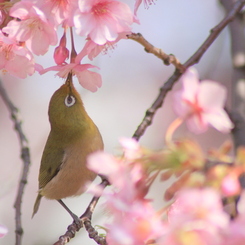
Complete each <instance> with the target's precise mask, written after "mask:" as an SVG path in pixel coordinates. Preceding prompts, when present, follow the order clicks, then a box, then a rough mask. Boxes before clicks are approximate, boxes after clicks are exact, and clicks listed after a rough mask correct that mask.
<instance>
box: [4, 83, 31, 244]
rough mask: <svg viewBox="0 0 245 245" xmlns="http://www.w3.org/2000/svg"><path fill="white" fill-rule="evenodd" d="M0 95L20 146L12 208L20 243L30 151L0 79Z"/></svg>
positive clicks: (19, 242)
mask: <svg viewBox="0 0 245 245" xmlns="http://www.w3.org/2000/svg"><path fill="white" fill-rule="evenodd" d="M0 95H1V97H2V99H3V101H4V103H5V104H6V106H7V108H8V110H9V112H10V115H11V119H12V121H13V123H14V127H15V130H16V132H17V135H18V137H19V141H20V147H21V159H22V161H23V169H22V175H21V178H20V182H19V187H18V192H17V197H16V200H15V204H14V208H15V210H16V212H15V227H16V228H15V236H16V241H15V244H16V245H21V240H22V235H23V228H22V222H21V207H22V197H23V194H24V189H25V185H26V184H27V176H28V172H29V167H30V162H31V161H30V152H29V147H28V143H27V139H26V137H25V134H24V132H23V130H22V126H21V120H20V119H19V117H18V109H17V108H16V107H15V106H14V104H13V103H12V102H11V100H10V98H9V96H8V94H7V92H6V90H5V88H4V87H3V84H2V81H0Z"/></svg>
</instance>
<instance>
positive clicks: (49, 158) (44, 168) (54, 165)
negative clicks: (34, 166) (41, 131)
mask: <svg viewBox="0 0 245 245" xmlns="http://www.w3.org/2000/svg"><path fill="white" fill-rule="evenodd" d="M50 142H52V144H50ZM64 159H65V151H64V149H63V148H58V147H57V144H54V142H53V141H52V140H50V135H49V138H48V140H47V143H46V146H45V148H44V151H43V156H42V160H41V166H40V171H39V189H42V188H43V187H44V186H45V185H46V184H47V183H48V182H49V181H50V180H51V179H53V178H54V177H55V176H56V175H57V173H58V172H59V171H60V168H61V166H62V163H63V162H64Z"/></svg>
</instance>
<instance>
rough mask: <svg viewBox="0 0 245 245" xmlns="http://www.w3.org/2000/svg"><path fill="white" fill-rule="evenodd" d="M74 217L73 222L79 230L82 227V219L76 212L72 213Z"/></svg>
mask: <svg viewBox="0 0 245 245" xmlns="http://www.w3.org/2000/svg"><path fill="white" fill-rule="evenodd" d="M72 218H73V223H75V224H76V226H77V228H78V230H80V229H81V228H82V226H83V225H82V220H81V219H80V218H79V217H78V216H77V215H75V214H73V215H72Z"/></svg>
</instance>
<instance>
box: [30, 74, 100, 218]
mask: <svg viewBox="0 0 245 245" xmlns="http://www.w3.org/2000/svg"><path fill="white" fill-rule="evenodd" d="M48 115H49V122H50V127H51V129H50V133H49V136H48V138H47V142H46V145H45V147H44V150H43V154H42V158H41V164H40V169H39V177H38V181H39V190H38V195H37V198H36V201H35V204H34V208H33V215H32V217H33V216H34V215H35V214H36V213H37V211H38V209H39V206H40V202H41V199H42V197H45V198H47V199H54V200H57V201H58V202H59V203H60V204H61V205H62V206H63V207H64V208H65V209H66V210H67V211H68V213H69V214H70V215H71V217H72V218H73V219H74V221H75V222H76V223H77V222H79V221H78V217H77V216H76V215H75V214H74V213H73V212H72V211H70V209H69V208H68V207H67V206H66V205H65V203H64V202H63V201H62V199H64V198H67V197H72V196H78V195H81V194H82V193H83V192H84V191H86V186H87V183H88V182H92V181H93V180H94V179H95V177H96V173H94V172H93V171H91V170H89V169H88V168H87V166H86V162H87V156H88V155H89V154H91V153H93V152H96V151H100V150H103V148H104V144H103V140H102V137H101V134H100V131H99V129H98V128H97V126H96V125H95V124H94V122H93V121H92V119H91V118H90V117H89V115H88V114H87V112H86V110H85V108H84V105H83V102H82V99H81V97H80V95H79V93H78V92H77V91H76V89H75V87H74V85H73V82H72V73H71V72H70V73H69V74H68V76H67V79H66V81H65V84H63V85H62V86H61V87H60V88H59V89H58V90H56V91H55V92H54V94H53V96H52V97H51V99H50V103H49V109H48Z"/></svg>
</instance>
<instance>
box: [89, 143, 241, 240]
mask: <svg viewBox="0 0 245 245" xmlns="http://www.w3.org/2000/svg"><path fill="white" fill-rule="evenodd" d="M120 142H121V145H122V148H123V157H114V156H112V155H110V154H107V153H105V152H98V153H94V154H92V155H91V156H90V157H89V159H88V167H89V168H90V169H91V170H93V171H95V172H97V173H98V174H102V175H104V176H106V177H107V178H108V180H109V182H110V183H111V185H112V189H111V190H105V191H104V193H100V190H96V193H97V194H98V192H99V194H102V195H103V196H104V197H105V200H106V203H105V204H106V206H105V207H106V209H107V212H110V217H112V220H111V222H110V223H109V224H105V228H106V231H107V234H106V240H107V243H108V245H134V244H139V245H144V244H159V245H166V244H168V245H187V244H195V245H231V244H233V245H241V244H244V238H245V235H244V232H243V230H244V227H245V208H244V207H245V192H244V191H242V190H241V188H240V187H239V188H238V189H237V185H236V184H235V185H234V184H232V182H230V181H229V183H230V184H231V185H230V186H229V188H228V189H226V188H225V186H226V182H227V179H226V177H227V176H229V173H232V175H233V177H234V178H233V179H234V181H233V182H237V183H238V182H239V181H238V179H239V175H240V174H241V173H244V166H245V161H244V157H242V156H243V155H244V151H245V149H244V148H241V149H240V152H238V154H237V156H236V158H235V159H233V165H232V166H231V165H215V164H214V165H211V166H210V167H209V170H208V171H207V170H206V173H205V172H204V171H205V169H206V164H205V162H206V161H207V160H208V161H211V162H213V163H215V162H217V160H218V158H219V159H221V157H222V159H227V160H228V159H229V161H230V160H232V159H231V158H230V157H227V156H226V154H225V152H226V151H227V150H228V148H229V147H227V145H224V146H223V147H222V148H221V149H219V150H217V151H216V154H215V151H213V152H212V153H210V154H209V155H207V156H204V154H203V159H202V160H203V161H202V160H201V159H200V158H201V157H199V159H196V160H195V158H193V159H192V156H193V154H194V152H195V149H196V148H195V149H194V150H193V152H192V153H191V152H189V156H188V157H184V156H183V155H181V154H180V151H178V156H179V159H176V158H174V157H173V155H174V154H175V153H176V150H177V149H178V146H180V145H181V142H179V143H177V142H176V147H175V148H167V149H164V150H162V151H158V152H154V151H150V150H146V149H144V148H143V147H141V146H140V145H139V144H138V143H137V142H136V141H135V140H133V139H121V140H120ZM185 144H187V145H188V144H190V147H191V146H193V144H191V142H185ZM182 145H183V144H182ZM187 145H185V150H186V149H187V148H188V147H187ZM180 148H181V149H183V146H182V147H180ZM174 151H175V152H174ZM182 153H183V154H184V153H185V154H186V151H183V152H182ZM199 153H200V152H197V153H196V154H197V155H198V154H199ZM218 153H219V154H218ZM211 159H212V160H211ZM192 160H194V161H196V162H199V163H200V164H192V163H191V162H192ZM188 161H189V164H188V163H187V162H188ZM187 170H189V172H190V173H189V174H188V177H185V178H182V176H184V175H185V173H186V171H187ZM169 172H171V174H169ZM166 173H168V174H166ZM157 175H160V176H161V178H160V179H161V180H162V181H165V180H166V179H167V178H166V176H167V175H168V177H170V176H171V175H175V179H177V181H176V182H175V183H173V184H172V186H171V187H170V188H172V190H174V195H173V196H172V197H171V202H169V203H167V204H166V203H165V204H164V203H163V208H162V209H160V210H155V209H154V207H153V202H152V200H151V199H148V198H147V194H148V192H149V190H150V189H151V188H152V183H153V182H154V180H155V179H156V176H157ZM185 176H187V175H185ZM177 183H178V184H177ZM164 188H165V187H164V186H163V187H162V188H160V187H159V194H160V198H161V194H162V195H164V192H166V188H165V190H164ZM231 190H232V191H231ZM237 195H240V199H239V201H238V203H237ZM161 199H162V198H161ZM224 200H226V201H227V202H228V203H229V205H227V207H226V206H224V205H223V203H224ZM230 204H232V205H233V206H232V205H230ZM236 204H237V205H236ZM231 217H232V218H233V219H231Z"/></svg>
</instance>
